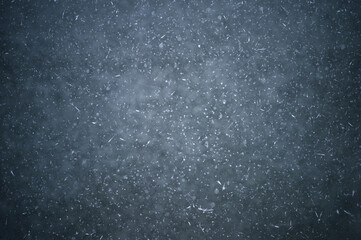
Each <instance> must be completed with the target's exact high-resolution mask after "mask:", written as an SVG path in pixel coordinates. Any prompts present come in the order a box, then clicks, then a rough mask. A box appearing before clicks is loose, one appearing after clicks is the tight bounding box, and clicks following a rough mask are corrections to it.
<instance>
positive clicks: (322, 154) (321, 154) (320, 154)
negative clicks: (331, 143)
mask: <svg viewBox="0 0 361 240" xmlns="http://www.w3.org/2000/svg"><path fill="white" fill-rule="evenodd" d="M316 155H319V156H326V154H324V153H316Z"/></svg>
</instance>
